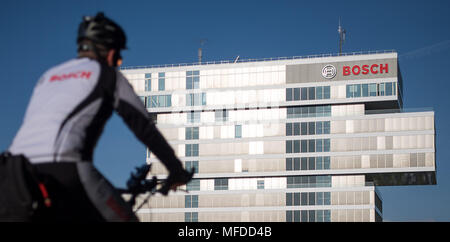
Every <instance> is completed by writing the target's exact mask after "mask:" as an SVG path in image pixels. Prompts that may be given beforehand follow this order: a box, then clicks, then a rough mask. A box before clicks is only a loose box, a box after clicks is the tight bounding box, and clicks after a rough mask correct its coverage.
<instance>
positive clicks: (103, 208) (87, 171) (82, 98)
mask: <svg viewBox="0 0 450 242" xmlns="http://www.w3.org/2000/svg"><path fill="white" fill-rule="evenodd" d="M113 110H115V111H116V112H117V113H118V114H119V116H121V117H122V118H123V120H124V121H125V123H126V124H127V126H128V127H129V128H130V129H131V130H132V131H133V133H134V134H135V135H136V136H137V138H138V139H139V140H140V141H142V142H143V143H144V144H145V145H146V146H147V147H149V149H150V150H151V151H152V152H153V153H154V154H155V155H156V156H157V157H158V158H159V159H160V161H161V162H162V163H163V164H164V165H165V166H166V167H167V168H168V170H169V171H170V172H174V174H179V172H180V171H184V169H183V168H182V165H181V162H180V161H179V159H178V158H176V156H175V153H174V151H173V149H172V148H171V147H170V146H169V144H168V143H167V141H166V140H165V139H164V137H163V136H162V135H161V133H160V132H159V131H158V129H157V128H156V126H155V123H154V122H153V120H152V119H151V117H150V116H149V114H148V113H147V110H146V108H145V106H144V104H143V103H142V101H141V99H140V98H139V97H138V96H137V95H136V94H135V92H134V91H133V88H132V87H131V85H130V84H129V83H128V80H127V79H126V78H125V77H124V76H123V75H122V74H121V73H120V72H119V71H117V70H116V69H115V68H112V67H109V66H107V65H106V64H104V63H101V62H98V61H96V60H92V59H89V58H76V59H72V60H69V61H67V62H64V63H62V64H60V65H58V66H56V67H54V68H51V69H50V70H48V71H47V72H45V73H44V74H43V75H42V76H41V78H40V79H39V81H38V83H37V84H36V86H35V88H34V90H33V94H32V97H31V100H30V103H29V105H28V108H27V110H26V113H25V117H24V120H23V124H22V126H21V127H20V129H19V131H18V133H17V135H16V136H15V138H14V140H13V142H12V144H11V146H10V148H9V151H10V152H11V153H12V154H23V155H25V156H26V157H27V158H28V159H29V160H30V162H31V163H32V164H34V165H35V166H36V168H38V170H39V171H40V172H41V173H43V174H45V175H47V176H48V177H49V179H51V180H53V181H54V183H55V184H57V185H51V184H50V186H51V187H52V186H53V187H54V189H50V191H49V193H50V196H51V195H52V193H53V194H54V195H55V196H56V198H55V199H56V200H55V201H57V202H56V203H55V206H54V209H55V210H54V213H53V214H54V215H55V217H56V218H57V217H58V216H60V215H62V216H64V217H65V219H68V220H70V219H71V218H72V219H75V220H76V218H75V217H74V216H75V215H76V214H78V212H73V211H80V214H79V215H80V216H79V217H78V218H80V219H88V218H89V217H87V216H82V215H81V214H83V213H82V211H85V212H86V213H90V212H89V211H91V210H92V209H91V210H89V209H87V210H86V208H88V207H91V208H92V206H94V207H95V209H96V210H97V211H99V212H100V214H101V215H102V217H103V219H106V220H107V221H136V220H137V219H136V217H135V215H134V214H133V213H132V211H131V208H130V207H129V206H128V205H127V204H126V203H125V202H124V201H123V199H122V198H121V195H120V194H118V192H117V191H115V189H114V187H113V186H112V185H111V184H110V183H109V182H108V181H107V180H106V179H105V178H104V177H103V176H102V175H101V174H100V173H99V172H98V171H97V170H96V169H95V167H94V166H93V164H92V159H93V151H94V148H95V146H96V144H97V141H98V139H99V137H100V135H101V133H102V130H103V128H104V126H105V123H106V121H107V120H108V119H109V117H110V116H111V115H112V112H113ZM58 187H61V188H58ZM64 191H65V192H64ZM75 194H78V195H75ZM77 198H78V199H77ZM85 198H87V199H85ZM74 201H77V202H74ZM83 201H87V202H83ZM58 204H59V205H58ZM67 209H70V210H71V211H72V213H69V212H70V211H66V210H67ZM64 214H66V215H64ZM91 214H92V215H93V217H91V218H92V220H97V218H98V216H96V215H95V213H91ZM51 218H53V217H51ZM59 219H63V220H64V218H59Z"/></svg>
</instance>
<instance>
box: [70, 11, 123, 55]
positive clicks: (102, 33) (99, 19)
mask: <svg viewBox="0 0 450 242" xmlns="http://www.w3.org/2000/svg"><path fill="white" fill-rule="evenodd" d="M84 39H88V40H91V41H93V42H94V43H95V44H100V45H103V46H104V47H106V48H108V49H116V50H121V49H126V41H127V37H126V36H125V32H124V31H123V29H122V28H121V27H120V26H119V25H118V24H116V23H115V22H114V21H112V20H111V19H109V18H107V17H105V15H104V14H103V12H99V13H97V15H96V16H84V17H83V22H81V23H80V26H79V27H78V36H77V44H80V42H81V41H82V40H84Z"/></svg>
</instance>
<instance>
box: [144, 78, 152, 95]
mask: <svg viewBox="0 0 450 242" xmlns="http://www.w3.org/2000/svg"><path fill="white" fill-rule="evenodd" d="M151 79H152V73H145V91H146V92H150V91H151V90H152V80H151Z"/></svg>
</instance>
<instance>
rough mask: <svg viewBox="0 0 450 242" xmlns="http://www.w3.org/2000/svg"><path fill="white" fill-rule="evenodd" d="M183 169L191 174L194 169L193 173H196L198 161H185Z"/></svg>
mask: <svg viewBox="0 0 450 242" xmlns="http://www.w3.org/2000/svg"><path fill="white" fill-rule="evenodd" d="M185 168H186V170H187V171H189V172H191V171H192V169H194V173H198V161H197V160H196V161H186V162H185Z"/></svg>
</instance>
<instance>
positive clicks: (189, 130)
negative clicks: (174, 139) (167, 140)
mask: <svg viewBox="0 0 450 242" xmlns="http://www.w3.org/2000/svg"><path fill="white" fill-rule="evenodd" d="M198 136H199V135H198V127H186V131H185V139H186V140H194V139H198Z"/></svg>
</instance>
